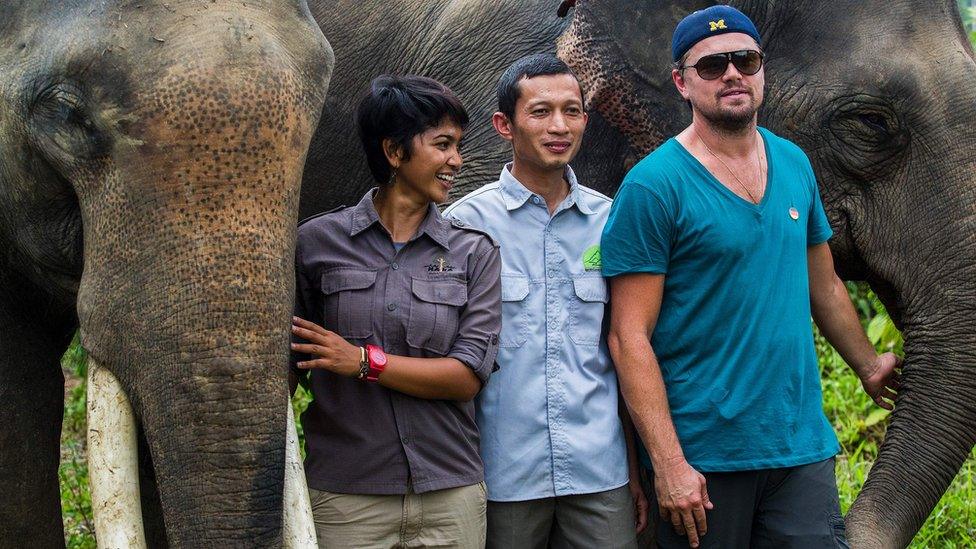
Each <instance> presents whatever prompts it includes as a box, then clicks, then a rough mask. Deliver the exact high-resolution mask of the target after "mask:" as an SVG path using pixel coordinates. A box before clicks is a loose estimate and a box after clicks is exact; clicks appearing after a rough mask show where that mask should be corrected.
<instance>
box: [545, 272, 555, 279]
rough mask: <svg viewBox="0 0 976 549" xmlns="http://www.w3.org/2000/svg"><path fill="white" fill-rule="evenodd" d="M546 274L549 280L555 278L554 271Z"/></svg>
mask: <svg viewBox="0 0 976 549" xmlns="http://www.w3.org/2000/svg"><path fill="white" fill-rule="evenodd" d="M547 274H548V275H549V278H556V271H549V272H548V273H547Z"/></svg>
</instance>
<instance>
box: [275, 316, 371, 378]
mask: <svg viewBox="0 0 976 549" xmlns="http://www.w3.org/2000/svg"><path fill="white" fill-rule="evenodd" d="M291 322H292V324H291V332H292V333H293V334H295V335H296V336H298V337H300V338H302V339H304V340H305V341H307V342H308V343H292V344H291V348H292V350H293V351H297V352H299V353H307V354H309V355H312V356H313V357H317V358H314V359H312V360H307V361H304V362H299V363H298V364H296V366H298V367H299V368H303V369H309V368H321V369H323V370H328V371H330V372H332V373H335V374H339V375H340V376H346V377H356V376H358V375H359V359H360V351H359V347H356V346H355V345H353V344H352V343H349V342H348V341H346V340H345V339H343V338H342V336H340V335H339V334H337V333H335V332H330V331H329V330H326V329H325V328H323V327H321V326H319V325H318V324H315V323H314V322H309V321H307V320H305V319H302V318H298V317H297V316H294V317H292V319H291Z"/></svg>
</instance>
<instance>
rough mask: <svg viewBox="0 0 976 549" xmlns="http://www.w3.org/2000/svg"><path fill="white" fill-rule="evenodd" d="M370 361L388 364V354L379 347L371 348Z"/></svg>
mask: <svg viewBox="0 0 976 549" xmlns="http://www.w3.org/2000/svg"><path fill="white" fill-rule="evenodd" d="M369 361H370V362H373V363H375V364H380V365H385V364H386V354H385V353H384V352H383V351H381V350H379V349H370V350H369Z"/></svg>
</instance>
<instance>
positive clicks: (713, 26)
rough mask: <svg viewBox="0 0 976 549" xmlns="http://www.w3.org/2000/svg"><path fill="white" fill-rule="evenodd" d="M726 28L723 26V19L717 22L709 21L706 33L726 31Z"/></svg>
mask: <svg viewBox="0 0 976 549" xmlns="http://www.w3.org/2000/svg"><path fill="white" fill-rule="evenodd" d="M727 28H728V27H726V26H725V19H719V20H718V21H709V22H708V31H709V32H713V31H717V30H718V29H727Z"/></svg>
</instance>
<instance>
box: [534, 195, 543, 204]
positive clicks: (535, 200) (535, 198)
mask: <svg viewBox="0 0 976 549" xmlns="http://www.w3.org/2000/svg"><path fill="white" fill-rule="evenodd" d="M539 202H542V201H541V200H539V197H538V196H533V197H532V203H533V204H538V203H539Z"/></svg>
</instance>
